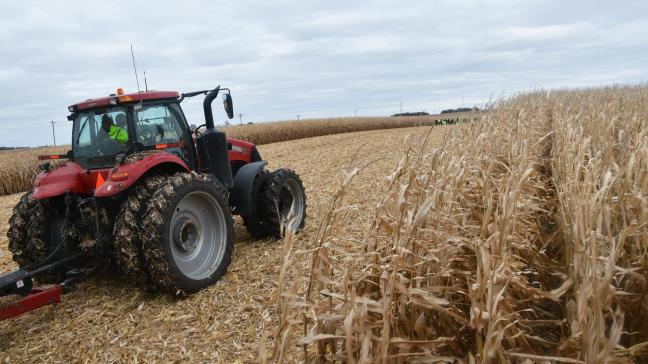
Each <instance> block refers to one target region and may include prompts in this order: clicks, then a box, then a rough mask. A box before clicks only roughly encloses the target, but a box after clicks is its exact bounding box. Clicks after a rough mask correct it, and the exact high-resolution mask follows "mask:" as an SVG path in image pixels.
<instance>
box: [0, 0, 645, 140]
mask: <svg viewBox="0 0 648 364" xmlns="http://www.w3.org/2000/svg"><path fill="white" fill-rule="evenodd" d="M317 4H318V5H316V3H315V2H310V1H229V2H222V1H219V2H216V1H209V2H208V1H189V0H184V1H175V2H165V1H127V2H125V1H117V0H113V1H103V2H101V3H97V4H95V3H93V4H92V5H90V2H88V1H61V0H59V1H33V2H32V1H29V2H27V1H11V2H3V9H2V13H1V14H0V53H1V55H2V57H0V84H1V85H2V88H1V90H0V96H1V97H0V128H1V129H0V130H1V132H0V146H24V145H30V146H34V145H45V144H52V135H51V134H52V133H51V126H50V124H48V121H50V120H55V121H57V123H56V124H55V126H56V136H57V142H58V143H59V144H61V143H69V140H70V134H71V129H70V124H71V123H70V122H68V121H67V120H66V116H67V114H68V112H67V106H68V105H70V104H73V103H76V102H78V101H81V100H85V99H87V98H93V97H99V96H105V95H108V94H110V93H114V92H115V89H116V88H117V87H123V88H124V89H125V90H126V91H127V92H129V91H136V88H137V87H136V83H135V77H134V75H133V69H132V64H131V56H130V45H131V44H133V45H134V47H135V56H136V61H137V66H138V70H139V71H140V74H141V71H142V70H143V69H146V73H147V76H148V83H149V88H152V89H156V90H179V91H181V92H182V91H191V90H199V89H207V88H213V87H215V86H216V85H219V84H220V85H222V86H224V87H229V88H231V89H232V95H233V97H234V109H235V113H236V114H238V113H242V114H243V121H244V122H248V121H253V122H255V123H256V122H265V121H272V120H282V119H294V118H296V115H297V114H300V115H302V117H305V118H315V117H327V116H353V114H354V111H355V110H357V113H358V115H388V114H391V113H394V112H398V111H399V108H400V102H401V101H402V103H403V111H421V110H425V111H428V112H430V113H435V112H439V111H440V110H441V109H445V108H454V107H459V106H462V105H463V106H472V105H474V104H483V103H484V102H486V101H488V99H489V98H490V97H491V96H501V95H508V94H511V93H513V92H516V91H523V90H529V89H533V88H539V87H542V88H553V87H579V86H600V85H606V84H611V83H638V82H642V81H646V80H647V79H648V2H646V1H633V2H630V1H618V0H617V1H605V2H604V1H600V2H599V1H581V0H578V1H565V0H560V1H524V2H521V1H512V0H511V1H453V2H451V1H422V0H421V1H404V0H400V1H393V0H392V1H349V0H347V1H330V0H329V1H325V2H318V3H317ZM140 81H141V80H140ZM200 101H201V100H196V101H193V102H190V103H188V104H186V105H185V113H186V114H187V117H188V119H189V120H190V122H193V123H196V124H200V123H201V122H202V120H203V117H202V111H201V110H200V106H199V105H200ZM215 105H216V104H215ZM214 114H215V116H216V120H217V122H218V121H220V122H223V121H224V120H225V116H224V113H223V112H222V110H220V106H219V108H218V109H216V107H215V113H214ZM236 121H238V120H236Z"/></svg>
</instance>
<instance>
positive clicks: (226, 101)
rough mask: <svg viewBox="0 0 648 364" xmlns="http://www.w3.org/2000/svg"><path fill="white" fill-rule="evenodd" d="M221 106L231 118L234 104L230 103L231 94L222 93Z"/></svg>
mask: <svg viewBox="0 0 648 364" xmlns="http://www.w3.org/2000/svg"><path fill="white" fill-rule="evenodd" d="M223 107H224V108H225V112H226V113H227V117H228V118H230V119H232V118H234V105H232V95H230V94H223Z"/></svg>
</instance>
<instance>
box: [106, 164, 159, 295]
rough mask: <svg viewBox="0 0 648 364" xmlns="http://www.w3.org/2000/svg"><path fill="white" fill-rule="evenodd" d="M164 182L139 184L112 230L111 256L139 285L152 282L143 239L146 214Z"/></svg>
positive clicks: (126, 202)
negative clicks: (112, 248) (142, 232)
mask: <svg viewBox="0 0 648 364" xmlns="http://www.w3.org/2000/svg"><path fill="white" fill-rule="evenodd" d="M165 180H166V179H165V176H153V177H150V178H147V179H146V180H144V181H143V182H140V183H138V185H137V186H135V187H134V188H132V189H131V191H130V193H129V195H128V197H127V199H126V201H124V203H123V204H122V206H121V209H120V210H119V213H118V214H117V217H116V218H115V226H114V230H113V235H114V237H115V242H114V250H113V254H112V255H113V259H114V260H115V263H116V266H117V267H116V268H117V270H118V271H119V272H120V273H121V274H122V275H123V276H124V277H126V278H127V279H128V280H129V281H130V282H132V283H135V284H138V285H144V284H146V283H148V282H149V281H150V275H149V273H148V270H147V268H146V261H145V259H144V254H143V253H142V251H143V243H142V239H141V238H140V234H141V226H142V220H143V218H144V212H145V211H146V208H147V204H148V201H149V200H150V199H151V196H153V194H154V193H155V192H156V191H157V190H158V189H159V188H160V186H161V185H162V184H163V183H164V182H165Z"/></svg>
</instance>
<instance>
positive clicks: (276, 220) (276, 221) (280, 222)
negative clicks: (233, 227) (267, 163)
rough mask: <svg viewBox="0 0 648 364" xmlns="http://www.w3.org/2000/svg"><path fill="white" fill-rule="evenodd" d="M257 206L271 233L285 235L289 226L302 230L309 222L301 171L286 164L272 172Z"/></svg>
mask: <svg viewBox="0 0 648 364" xmlns="http://www.w3.org/2000/svg"><path fill="white" fill-rule="evenodd" d="M257 208H258V209H259V210H260V214H261V216H262V217H261V219H262V220H263V221H264V222H265V227H266V229H267V230H266V233H267V234H268V235H270V236H274V237H276V238H282V237H283V236H285V235H286V231H287V230H291V231H293V232H294V233H297V232H299V231H300V230H301V229H302V228H303V227H304V224H305V222H306V192H305V191H304V185H303V184H302V181H301V178H299V175H298V174H297V173H295V171H293V170H291V169H285V168H284V169H278V170H276V171H274V172H272V174H271V175H270V178H269V180H268V181H267V182H266V183H265V185H264V186H263V188H262V189H261V193H260V195H259V201H258V205H257Z"/></svg>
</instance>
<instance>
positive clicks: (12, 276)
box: [0, 252, 86, 321]
mask: <svg viewBox="0 0 648 364" xmlns="http://www.w3.org/2000/svg"><path fill="white" fill-rule="evenodd" d="M84 255H86V253H84V252H79V253H76V254H74V255H71V256H69V257H65V258H63V259H60V260H58V261H56V262H53V263H50V264H47V265H43V266H42V267H40V268H37V269H35V270H32V271H27V270H25V269H19V270H17V271H13V272H10V273H6V274H3V275H0V297H4V296H9V295H19V296H23V298H21V299H20V300H18V301H16V302H13V303H10V304H8V305H6V306H0V321H3V320H7V319H10V318H12V317H16V316H18V315H21V314H23V313H26V312H29V311H33V310H35V309H37V308H40V307H43V306H47V305H50V304H53V303H59V302H61V295H62V294H64V293H68V292H70V290H71V289H72V287H73V286H74V285H75V284H76V283H78V282H80V281H81V280H82V279H83V274H82V273H81V271H80V270H78V269H73V270H71V271H69V272H68V274H67V276H68V278H66V279H65V280H64V281H63V282H61V283H59V284H57V285H54V286H51V287H48V288H34V286H33V285H34V281H33V279H32V278H33V277H35V276H37V275H38V274H41V273H45V272H49V271H51V270H53V269H56V268H58V267H60V266H63V265H66V264H69V263H71V262H73V261H76V260H78V259H80V258H82V257H83V256H84Z"/></svg>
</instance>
